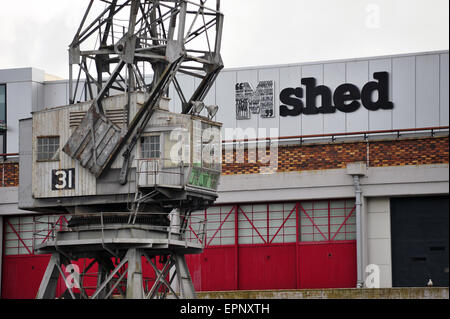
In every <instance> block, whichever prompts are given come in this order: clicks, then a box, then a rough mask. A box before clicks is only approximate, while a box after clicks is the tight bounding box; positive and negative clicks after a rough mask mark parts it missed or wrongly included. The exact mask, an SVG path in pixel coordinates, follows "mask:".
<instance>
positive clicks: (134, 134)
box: [63, 0, 223, 184]
mask: <svg viewBox="0 0 450 319" xmlns="http://www.w3.org/2000/svg"><path fill="white" fill-rule="evenodd" d="M99 4H101V5H104V9H103V10H102V11H101V13H100V14H99V15H97V16H95V17H94V18H91V13H92V11H94V9H95V8H94V7H97V8H98V6H99ZM222 29H223V14H222V13H221V12H220V0H110V1H94V0H90V2H89V5H88V8H87V10H86V12H85V14H84V16H83V19H82V21H81V24H80V26H79V28H78V30H77V32H76V34H75V37H74V39H73V40H72V42H71V44H70V46H69V77H70V80H69V93H70V103H71V104H72V103H76V102H77V97H78V94H79V91H84V94H85V97H86V98H87V99H91V100H93V103H92V106H91V108H90V110H89V111H88V112H87V114H86V117H85V119H84V120H83V123H82V124H81V125H80V126H79V128H78V129H77V130H76V131H75V132H74V133H73V135H72V136H71V137H70V139H69V141H68V142H67V144H66V145H65V146H64V148H63V150H64V152H65V153H67V154H68V155H69V156H71V157H72V158H74V159H76V160H78V161H79V162H80V163H81V165H82V166H83V167H85V168H87V169H89V170H90V171H91V173H93V174H94V175H95V176H96V177H99V176H100V175H101V174H102V173H103V171H104V170H105V169H106V168H107V167H108V166H109V165H110V164H111V163H112V161H113V160H114V159H115V157H116V155H117V153H118V152H120V150H121V149H122V148H124V151H123V154H122V155H123V156H124V164H123V167H122V172H121V178H120V182H121V183H122V184H125V183H126V179H127V172H128V165H129V160H130V152H131V150H132V149H133V147H134V146H135V144H136V142H137V140H138V138H139V136H140V135H141V133H142V132H143V130H144V128H145V126H146V125H147V123H148V121H149V120H150V118H151V115H152V114H153V111H154V108H155V106H156V105H157V104H158V103H159V100H160V99H161V97H163V96H168V93H169V92H168V90H169V88H173V89H174V90H175V91H176V93H177V94H178V96H179V98H180V101H181V103H182V110H181V112H182V113H184V114H187V113H189V112H190V111H191V109H192V105H193V103H194V102H197V101H202V100H203V99H204V98H205V96H206V95H207V93H208V91H209V90H210V88H211V87H212V86H213V84H214V81H215V79H216V77H217V75H218V74H219V72H220V70H221V69H222V68H223V62H222V58H221V55H220V49H221V41H222ZM75 68H78V72H75V73H77V76H76V77H74V74H75V73H74V71H76V70H75ZM149 69H151V70H152V73H153V75H152V77H151V78H150V77H147V76H146V70H149ZM111 70H112V71H111ZM178 73H182V74H185V75H187V76H190V77H194V78H196V79H198V80H197V81H195V83H197V85H196V87H195V89H194V90H193V92H187V91H186V90H185V89H183V88H182V86H181V85H180V83H179V82H178V80H177V77H176V75H177V74H178ZM82 74H84V78H85V80H84V81H82V80H81V75H82ZM95 89H96V90H95ZM95 91H96V92H95ZM117 91H122V92H124V93H127V94H128V103H127V104H126V105H124V109H123V114H124V115H123V116H124V119H125V121H123V123H124V124H123V126H122V127H121V128H117V127H115V126H114V125H113V124H112V123H111V122H110V121H109V120H108V119H107V118H106V116H105V111H104V108H103V105H102V101H103V100H104V99H105V98H106V97H108V96H109V95H111V94H114V92H117ZM136 91H141V92H145V93H147V99H146V101H145V103H144V107H142V108H141V109H140V110H139V111H138V113H137V114H136V115H135V117H134V118H132V119H130V118H129V111H130V110H129V105H130V94H131V92H136ZM98 128H102V129H103V130H104V131H105V136H108V138H109V140H108V141H107V142H106V143H103V142H102V143H100V142H99V141H96V139H99V138H100V139H102V138H104V136H96V134H95V131H96V130H97V129H98ZM99 144H100V145H99ZM105 144H106V145H105ZM125 145H126V146H125ZM98 146H101V148H102V149H101V150H99V149H98ZM82 152H84V158H82V157H83V154H82ZM100 153H101V155H100ZM86 154H87V155H86Z"/></svg>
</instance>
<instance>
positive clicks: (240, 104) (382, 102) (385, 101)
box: [235, 72, 394, 120]
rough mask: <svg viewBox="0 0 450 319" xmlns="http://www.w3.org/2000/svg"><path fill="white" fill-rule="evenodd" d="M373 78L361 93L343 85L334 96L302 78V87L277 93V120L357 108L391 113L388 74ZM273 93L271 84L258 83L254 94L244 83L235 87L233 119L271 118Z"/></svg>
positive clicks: (356, 89)
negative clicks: (255, 116) (259, 116)
mask: <svg viewBox="0 0 450 319" xmlns="http://www.w3.org/2000/svg"><path fill="white" fill-rule="evenodd" d="M373 78H374V81H370V82H367V83H366V84H365V85H364V86H363V87H362V89H360V88H358V87H357V86H356V85H354V84H351V83H344V84H342V85H340V86H338V87H337V88H336V90H334V92H332V91H331V89H330V88H329V87H327V86H325V85H317V80H316V79H315V78H302V79H301V81H300V82H301V84H302V87H295V88H294V87H289V88H285V89H283V90H281V92H280V96H279V98H280V116H283V117H287V116H298V115H300V114H305V115H314V114H320V113H322V114H329V113H335V112H336V110H337V111H340V112H344V113H351V112H355V111H357V110H358V109H359V108H360V107H361V106H363V107H365V108H366V109H368V110H369V111H377V110H390V109H393V108H394V104H393V103H392V102H391V101H389V73H388V72H375V73H373ZM273 90H274V84H273V81H263V82H260V83H258V86H257V88H256V90H255V91H253V89H252V88H251V86H250V85H249V84H248V83H238V84H236V87H235V93H236V118H237V119H238V120H243V119H249V118H250V113H260V114H261V117H273V116H274V114H273V109H274V106H273V104H274V103H273ZM318 97H320V99H319V98H318ZM319 101H320V103H318V102H319Z"/></svg>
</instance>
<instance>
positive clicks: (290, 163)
mask: <svg viewBox="0 0 450 319" xmlns="http://www.w3.org/2000/svg"><path fill="white" fill-rule="evenodd" d="M448 142H449V141H448V137H434V138H431V137H429V138H415V139H396V140H389V141H370V142H369V143H366V142H352V143H348V142H346V143H337V142H336V143H328V144H309V145H305V144H304V145H301V146H300V145H297V146H279V147H278V165H277V167H272V168H271V167H270V166H269V164H261V163H259V162H255V161H252V160H250V161H249V156H250V159H253V158H255V157H254V155H255V154H254V153H255V151H254V150H250V152H249V151H248V150H245V152H244V162H243V163H242V164H240V163H237V160H236V156H237V154H236V150H234V152H233V153H231V152H229V153H227V154H223V156H222V159H223V165H222V174H223V175H235V174H254V173H259V172H260V170H263V169H266V172H270V171H272V172H273V171H276V172H291V171H304V170H322V169H337V168H345V167H346V165H347V163H350V162H358V161H363V162H367V160H368V162H369V166H370V167H380V166H401V165H425V164H448V162H449V161H448V158H449V152H448ZM266 153H267V154H269V152H268V151H267V152H266ZM261 158H262V161H263V162H264V161H265V160H266V159H267V157H264V156H261ZM266 161H267V160H266ZM241 162H242V161H241Z"/></svg>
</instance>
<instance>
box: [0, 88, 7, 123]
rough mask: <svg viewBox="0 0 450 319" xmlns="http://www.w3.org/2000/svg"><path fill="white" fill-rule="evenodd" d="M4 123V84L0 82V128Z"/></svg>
mask: <svg viewBox="0 0 450 319" xmlns="http://www.w3.org/2000/svg"><path fill="white" fill-rule="evenodd" d="M5 124H6V85H5V84H0V130H2V127H3V125H5Z"/></svg>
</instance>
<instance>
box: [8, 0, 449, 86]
mask: <svg viewBox="0 0 450 319" xmlns="http://www.w3.org/2000/svg"><path fill="white" fill-rule="evenodd" d="M1 2H2V5H1V7H0V69H3V68H16V67H28V66H33V67H37V68H40V69H43V70H45V71H46V72H47V73H50V74H54V75H58V76H61V77H67V73H68V71H67V69H68V67H67V46H68V44H69V42H70V41H71V39H72V37H73V35H74V34H75V32H76V29H77V27H78V24H79V21H80V20H81V17H82V15H83V12H84V10H85V9H86V6H87V4H88V0H39V1H36V0H21V1H7V0H1ZM222 11H223V12H224V14H225V27H224V36H223V46H222V56H223V60H224V62H225V67H227V68H230V67H241V66H255V65H271V64H285V63H298V62H308V61H319V60H332V59H343V58H353V57H355V58H356V57H365V56H377V55H385V54H398V53H410V52H421V51H433V50H448V47H449V1H448V0H278V1H276V0H271V1H269V0H222Z"/></svg>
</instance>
